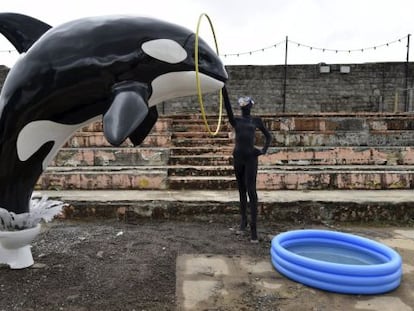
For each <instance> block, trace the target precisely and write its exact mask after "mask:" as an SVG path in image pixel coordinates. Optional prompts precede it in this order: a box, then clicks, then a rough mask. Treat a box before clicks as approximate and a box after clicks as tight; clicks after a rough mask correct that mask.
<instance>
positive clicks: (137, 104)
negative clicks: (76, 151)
mask: <svg viewBox="0 0 414 311" xmlns="http://www.w3.org/2000/svg"><path fill="white" fill-rule="evenodd" d="M114 94H115V95H114V98H113V101H112V104H111V105H110V107H109V109H108V111H107V112H106V113H105V114H104V116H103V131H104V135H105V137H106V139H107V140H108V142H109V143H110V144H112V145H114V146H119V145H120V144H122V142H123V141H124V140H125V139H126V138H127V137H128V136H129V135H131V133H133V132H134V131H135V129H136V128H137V127H138V126H139V125H140V124H141V123H142V122H143V121H144V120H145V118H146V117H147V115H148V105H147V99H148V88H147V87H146V86H145V85H143V84H140V83H137V82H124V83H121V84H119V85H118V86H116V87H114Z"/></svg>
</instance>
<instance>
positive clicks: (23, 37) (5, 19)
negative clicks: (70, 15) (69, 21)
mask: <svg viewBox="0 0 414 311" xmlns="http://www.w3.org/2000/svg"><path fill="white" fill-rule="evenodd" d="M50 28H52V26H50V25H48V24H46V23H43V22H42V21H40V20H38V19H36V18H33V17H30V16H27V15H23V14H16V13H0V33H1V34H3V36H5V37H6V38H7V40H9V41H10V43H11V44H13V46H14V47H15V48H16V50H17V51H18V52H19V53H23V52H26V51H27V50H28V49H29V48H30V47H31V46H32V45H33V43H35V42H36V41H37V39H39V38H40V37H41V36H42V35H43V34H44V33H45V32H46V31H48V30H49V29H50Z"/></svg>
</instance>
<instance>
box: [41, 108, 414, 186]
mask: <svg viewBox="0 0 414 311" xmlns="http://www.w3.org/2000/svg"><path fill="white" fill-rule="evenodd" d="M261 117H262V118H263V119H264V121H265V123H266V126H267V127H268V128H269V129H270V130H271V131H272V135H273V142H272V145H271V148H269V152H268V154H267V155H266V156H262V157H260V158H259V159H260V162H259V163H260V164H259V171H258V179H257V185H258V189H260V190H280V189H284V190H322V189H340V190H345V189H347V190H350V189H361V190H362V189H365V190H375V189H412V188H414V174H413V173H414V116H412V115H407V114H370V113H366V114H315V115H312V116H309V115H301V114H284V115H276V116H275V115H273V116H271V115H262V116H261ZM214 122H216V121H215V117H209V123H211V127H212V128H215V124H214ZM232 136H233V135H232V131H231V129H230V128H229V127H228V124H227V122H226V121H224V125H223V127H222V129H221V131H220V133H219V134H218V135H217V136H215V137H211V136H210V135H209V134H208V133H207V132H206V130H205V128H204V124H203V121H202V120H201V119H200V117H199V116H194V115H174V116H163V117H161V118H160V119H159V120H158V122H157V124H156V127H155V129H154V130H153V131H152V132H151V134H150V135H149V136H148V137H147V138H146V140H145V141H144V143H143V144H142V145H141V146H140V147H138V148H134V147H132V146H131V145H129V144H128V142H126V143H124V145H123V146H121V147H120V148H113V147H111V146H110V145H109V144H108V143H107V142H106V140H105V138H104V137H103V135H102V126H101V124H100V123H95V124H92V125H90V126H88V127H86V128H84V129H83V130H82V131H80V132H79V133H77V134H76V135H75V136H74V137H72V138H71V139H70V141H69V142H68V143H67V144H66V145H65V147H64V148H62V149H61V150H60V152H59V154H58V155H57V157H56V158H55V159H54V161H53V163H51V165H50V166H49V167H48V169H47V170H46V171H45V172H44V174H43V175H42V176H41V178H40V179H39V181H38V184H37V189H39V190H40V189H44V190H54V189H55V190H64V189H84V190H92V189H94V190H99V189H101V190H106V189H112V190H114V189H119V190H138V189H147V190H182V189H185V190H213V189H214V190H234V189H236V183H235V178H234V174H233V169H232V157H231V152H232V146H233V137H232ZM260 137H261V135H260V134H259V133H258V144H261V143H262V142H261V141H260Z"/></svg>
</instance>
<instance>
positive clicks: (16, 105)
mask: <svg viewBox="0 0 414 311" xmlns="http://www.w3.org/2000/svg"><path fill="white" fill-rule="evenodd" d="M0 32H1V33H2V34H4V35H5V36H6V37H7V38H8V39H9V40H10V41H11V42H12V43H13V44H14V45H15V47H16V49H18V51H19V52H21V53H22V55H21V58H20V59H19V60H18V61H17V62H16V64H15V65H14V66H13V68H11V70H10V72H9V74H8V75H7V77H6V81H5V83H4V85H3V88H2V91H1V95H0V207H3V208H5V209H7V210H9V211H12V212H15V213H24V212H28V210H29V200H30V197H31V194H32V192H33V188H34V186H35V184H36V181H37V180H38V178H39V176H40V175H41V173H42V172H43V170H44V169H45V168H46V167H47V165H48V163H49V162H50V160H52V159H53V157H54V156H55V155H56V153H57V152H58V150H59V149H60V148H61V147H62V146H63V145H64V143H65V142H66V141H67V140H68V139H69V138H70V137H71V135H72V134H73V133H74V132H75V131H76V130H78V129H79V128H81V127H83V126H84V125H86V124H88V123H90V122H92V121H94V120H98V119H100V118H102V120H103V127H104V135H105V137H106V139H107V140H108V142H110V143H111V144H112V145H114V146H119V145H120V144H122V142H123V141H124V140H126V139H127V138H129V139H130V140H131V142H132V143H133V144H134V145H139V144H140V143H141V142H142V141H143V140H144V139H145V137H146V136H147V135H148V133H149V132H150V131H151V129H152V127H153V125H154V124H155V122H156V120H157V118H158V113H157V109H156V105H157V104H159V103H161V102H163V101H165V100H168V99H172V98H176V97H181V96H188V95H194V94H196V92H197V90H196V86H195V85H196V83H195V69H194V68H195V64H194V41H195V34H194V33H193V32H192V31H190V30H188V29H186V28H183V27H181V26H178V25H175V24H172V23H168V22H164V21H160V20H157V19H152V18H147V17H132V16H105V17H91V18H83V19H79V20H75V21H72V22H68V23H65V24H63V25H60V26H57V27H50V26H49V25H47V24H45V23H43V22H41V21H38V20H36V19H33V18H31V17H28V16H25V15H20V14H13V13H2V14H0ZM199 71H200V79H201V85H202V89H203V92H206V93H207V92H212V91H216V90H218V89H220V88H222V87H223V86H224V83H225V82H226V80H227V78H228V76H227V73H226V71H225V68H224V66H223V64H222V62H221V60H220V59H219V57H218V56H217V55H216V53H215V52H214V51H213V50H212V49H211V48H210V47H209V46H208V45H207V44H206V42H204V41H203V40H201V39H200V40H199Z"/></svg>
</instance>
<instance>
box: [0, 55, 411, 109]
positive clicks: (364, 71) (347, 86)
mask: <svg viewBox="0 0 414 311" xmlns="http://www.w3.org/2000/svg"><path fill="white" fill-rule="evenodd" d="M346 66H349V69H350V72H349V73H341V72H340V67H341V65H339V64H335V65H329V71H330V72H329V73H320V65H319V64H317V65H289V66H287V79H286V100H285V103H284V96H283V93H284V92H283V89H284V83H285V79H284V76H285V75H284V70H285V68H284V66H283V65H275V66H247V65H246V66H228V67H227V70H228V73H229V78H230V79H229V82H228V89H229V93H230V96H231V99H232V101H233V102H235V101H236V99H237V98H238V97H239V96H242V95H249V96H252V97H253V98H254V99H255V101H256V102H257V106H256V107H255V112H256V113H279V112H282V111H283V107H284V108H285V112H303V113H315V112H360V111H386V112H392V111H394V99H395V92H396V90H397V89H404V88H405V84H406V82H407V85H408V87H412V86H413V73H414V63H409V66H408V75H407V80H406V63H404V62H401V63H398V62H393V63H366V64H350V65H346ZM6 73H7V68H6V67H2V66H0V86H1V85H2V82H3V79H4V76H5V74H6ZM403 99H404V94H403V93H401V92H400V102H399V105H398V107H397V108H398V111H404V100H403ZM204 101H205V106H206V110H207V111H208V112H213V113H216V112H217V103H218V94H212V95H208V96H204ZM159 111H160V113H162V114H177V113H191V112H193V113H197V114H198V113H199V111H200V107H199V103H198V99H197V97H196V96H193V97H185V98H179V99H176V100H172V101H168V102H166V103H162V104H160V105H159Z"/></svg>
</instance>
